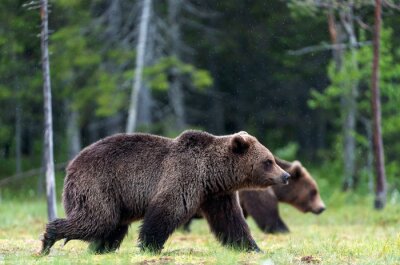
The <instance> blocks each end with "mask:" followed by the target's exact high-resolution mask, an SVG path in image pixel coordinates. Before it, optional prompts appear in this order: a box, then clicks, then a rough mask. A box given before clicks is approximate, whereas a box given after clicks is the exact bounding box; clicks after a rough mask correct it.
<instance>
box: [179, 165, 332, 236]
mask: <svg viewBox="0 0 400 265" xmlns="http://www.w3.org/2000/svg"><path fill="white" fill-rule="evenodd" d="M275 161H276V162H277V164H278V165H279V166H280V167H281V168H283V169H284V170H285V171H287V172H288V173H289V174H290V175H291V179H290V181H289V184H288V185H274V186H271V187H269V188H267V189H264V190H242V191H240V192H239V197H240V204H241V206H242V209H243V213H244V215H245V216H246V217H247V216H248V215H250V216H251V217H253V219H254V220H255V222H256V223H257V225H258V227H259V228H260V229H261V230H262V231H264V232H265V233H285V232H289V229H288V227H287V226H286V224H285V223H284V222H283V220H282V218H281V216H280V215H279V209H278V202H284V203H288V204H290V205H292V206H294V207H296V208H297V209H299V210H300V211H302V212H312V213H315V214H320V213H321V212H323V211H324V210H325V205H324V203H323V201H322V200H321V197H320V195H319V192H318V186H317V183H316V182H315V180H314V179H313V177H312V176H311V175H310V173H309V172H308V171H307V169H306V168H304V167H303V166H302V165H301V163H300V162H299V161H294V162H287V161H284V160H282V159H279V158H277V157H275ZM194 218H201V215H199V214H196V215H195V216H194ZM184 230H185V231H190V220H189V222H187V223H186V224H185V225H184Z"/></svg>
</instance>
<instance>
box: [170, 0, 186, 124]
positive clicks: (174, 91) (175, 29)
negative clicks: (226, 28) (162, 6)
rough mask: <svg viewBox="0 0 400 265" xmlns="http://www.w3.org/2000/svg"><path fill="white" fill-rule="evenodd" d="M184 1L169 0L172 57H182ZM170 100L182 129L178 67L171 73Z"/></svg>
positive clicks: (182, 119) (181, 102) (181, 100)
mask: <svg viewBox="0 0 400 265" xmlns="http://www.w3.org/2000/svg"><path fill="white" fill-rule="evenodd" d="M181 8H182V2H181V1H180V0H168V26H169V35H170V54H171V56H172V57H175V58H177V59H178V60H180V59H181V56H180V51H181V29H180V24H179V16H180V13H181ZM168 96H169V101H170V102H171V105H172V109H173V110H174V113H175V119H176V129H177V130H179V131H181V130H183V129H185V127H186V118H185V105H184V104H185V103H184V94H183V89H182V80H181V78H180V73H179V70H178V69H177V68H174V69H173V70H172V73H171V79H170V89H169V91H168Z"/></svg>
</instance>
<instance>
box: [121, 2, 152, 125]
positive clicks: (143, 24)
mask: <svg viewBox="0 0 400 265" xmlns="http://www.w3.org/2000/svg"><path fill="white" fill-rule="evenodd" d="M150 8H151V0H143V10H142V16H141V18H140V26H139V40H138V44H137V49H136V50H137V52H136V69H135V77H134V78H135V80H134V83H133V86H132V92H131V98H130V107H129V114H128V122H127V125H126V132H127V133H132V132H134V131H135V130H136V126H137V124H136V123H137V112H138V111H137V110H138V98H139V95H140V90H141V88H142V75H143V67H144V55H145V52H146V40H147V31H148V28H149V20H150Z"/></svg>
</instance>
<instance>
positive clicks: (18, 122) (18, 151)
mask: <svg viewBox="0 0 400 265" xmlns="http://www.w3.org/2000/svg"><path fill="white" fill-rule="evenodd" d="M16 105H17V106H16V109H15V172H16V174H19V173H21V171H22V166H21V159H22V106H21V100H20V98H17V104H16Z"/></svg>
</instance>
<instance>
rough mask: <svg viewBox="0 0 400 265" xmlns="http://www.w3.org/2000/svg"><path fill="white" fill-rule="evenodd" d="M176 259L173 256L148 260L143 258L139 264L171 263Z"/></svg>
mask: <svg viewBox="0 0 400 265" xmlns="http://www.w3.org/2000/svg"><path fill="white" fill-rule="evenodd" d="M173 261H174V259H173V258H171V257H160V258H155V259H148V260H143V261H141V262H139V263H137V264H140V265H149V264H171V263H174V262H173Z"/></svg>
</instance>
